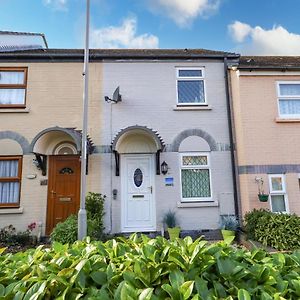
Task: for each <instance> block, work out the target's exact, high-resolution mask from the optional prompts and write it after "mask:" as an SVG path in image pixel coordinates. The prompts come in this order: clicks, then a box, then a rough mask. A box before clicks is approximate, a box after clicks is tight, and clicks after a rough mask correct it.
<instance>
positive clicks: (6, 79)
mask: <svg viewBox="0 0 300 300" xmlns="http://www.w3.org/2000/svg"><path fill="white" fill-rule="evenodd" d="M24 80H25V74H24V72H23V71H21V72H10V71H9V72H8V71H0V84H24Z"/></svg>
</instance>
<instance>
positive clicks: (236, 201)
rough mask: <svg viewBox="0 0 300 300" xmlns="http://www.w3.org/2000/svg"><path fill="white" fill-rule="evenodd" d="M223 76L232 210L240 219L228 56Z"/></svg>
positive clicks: (225, 58)
mask: <svg viewBox="0 0 300 300" xmlns="http://www.w3.org/2000/svg"><path fill="white" fill-rule="evenodd" d="M224 76H225V93H226V107H227V120H228V128H229V141H230V148H231V151H230V157H231V171H232V182H233V197H234V212H235V215H236V216H237V217H238V219H239V220H241V219H240V218H241V214H240V207H239V194H238V190H239V183H238V178H237V168H236V165H237V164H236V162H237V160H236V156H235V136H234V129H233V125H232V123H233V121H232V118H233V116H232V108H231V101H232V97H231V93H230V89H229V78H228V57H227V56H225V57H224Z"/></svg>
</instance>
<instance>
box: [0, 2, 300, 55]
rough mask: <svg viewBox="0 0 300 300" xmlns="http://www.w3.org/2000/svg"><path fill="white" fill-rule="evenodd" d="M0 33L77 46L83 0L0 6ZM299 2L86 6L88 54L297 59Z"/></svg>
mask: <svg viewBox="0 0 300 300" xmlns="http://www.w3.org/2000/svg"><path fill="white" fill-rule="evenodd" d="M0 5H1V9H0V30H12V31H30V32H42V33H45V35H46V38H47V41H48V44H49V46H50V47H51V48H82V47H83V40H84V38H83V36H84V22H85V0H0ZM299 11H300V1H299V0H285V1H283V0H260V1H259V0H91V46H92V47H94V48H158V47H159V48H206V49H216V50H225V51H236V52H241V53H243V54H263V55H264V54H269V55H270V54H274V55H280V54H285V55H300V19H299Z"/></svg>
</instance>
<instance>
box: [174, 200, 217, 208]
mask: <svg viewBox="0 0 300 300" xmlns="http://www.w3.org/2000/svg"><path fill="white" fill-rule="evenodd" d="M218 206H219V203H218V202H216V201H202V202H200V201H198V202H196V201H195V202H177V207H179V208H185V207H218Z"/></svg>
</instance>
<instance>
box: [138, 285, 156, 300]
mask: <svg viewBox="0 0 300 300" xmlns="http://www.w3.org/2000/svg"><path fill="white" fill-rule="evenodd" d="M153 291H154V288H147V289H144V290H143V291H142V292H141V293H140V295H139V300H150V299H151V296H152V294H153Z"/></svg>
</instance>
